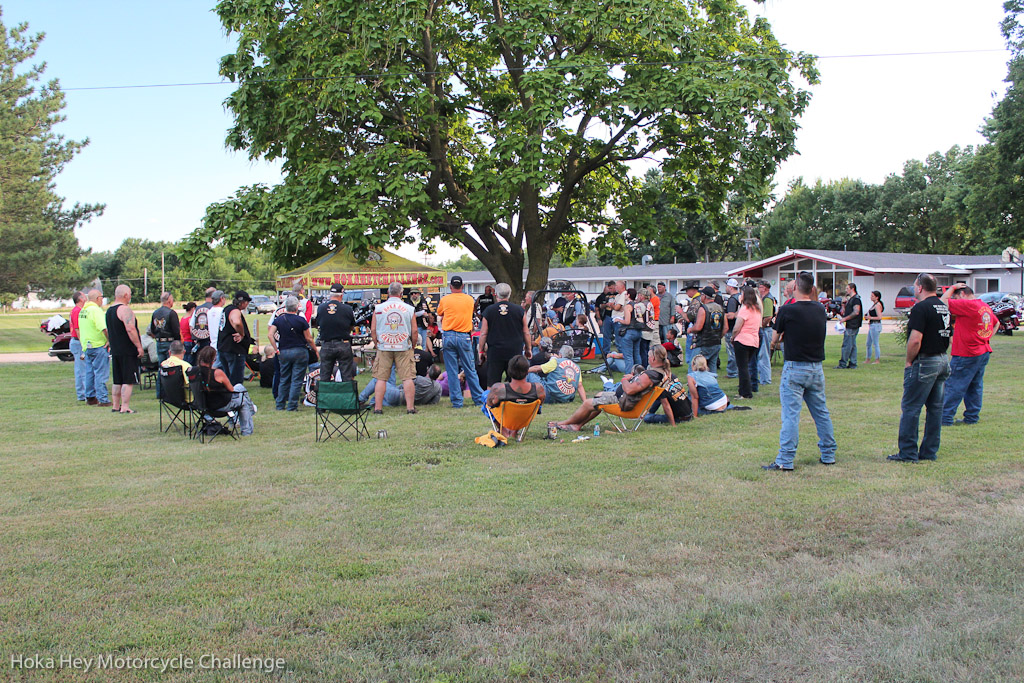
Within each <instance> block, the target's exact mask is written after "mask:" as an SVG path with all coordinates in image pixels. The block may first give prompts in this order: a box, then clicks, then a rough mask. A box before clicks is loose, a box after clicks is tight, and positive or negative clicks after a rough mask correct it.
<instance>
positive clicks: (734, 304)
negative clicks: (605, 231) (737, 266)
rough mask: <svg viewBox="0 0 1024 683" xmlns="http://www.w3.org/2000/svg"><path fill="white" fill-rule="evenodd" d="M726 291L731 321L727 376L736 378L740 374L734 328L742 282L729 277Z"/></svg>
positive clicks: (728, 315)
mask: <svg viewBox="0 0 1024 683" xmlns="http://www.w3.org/2000/svg"><path fill="white" fill-rule="evenodd" d="M725 293H726V294H728V298H727V299H726V300H725V319H726V320H728V321H729V331H728V332H726V333H725V351H726V353H728V355H729V363H728V364H727V365H726V366H725V376H726V377H730V378H736V377H739V376H740V373H739V370H738V369H737V368H736V351H735V350H734V349H733V346H732V328H733V326H734V325H735V324H736V312H737V311H738V310H740V283H739V281H738V280H737V279H736V278H729V280H728V281H727V282H726V283H725Z"/></svg>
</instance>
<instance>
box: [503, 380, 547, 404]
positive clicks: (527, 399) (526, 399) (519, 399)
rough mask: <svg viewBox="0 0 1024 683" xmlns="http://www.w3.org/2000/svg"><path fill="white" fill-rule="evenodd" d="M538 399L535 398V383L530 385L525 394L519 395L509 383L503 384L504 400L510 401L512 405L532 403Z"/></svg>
mask: <svg viewBox="0 0 1024 683" xmlns="http://www.w3.org/2000/svg"><path fill="white" fill-rule="evenodd" d="M538 398H539V396H537V383H536V382H531V383H530V390H529V391H527V392H526V393H525V394H523V393H520V392H518V391H516V390H515V389H513V388H512V384H511V383H510V382H505V400H506V401H511V402H512V403H533V402H534V401H536V400H537V399H538Z"/></svg>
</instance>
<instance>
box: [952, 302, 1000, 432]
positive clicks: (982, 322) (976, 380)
mask: <svg viewBox="0 0 1024 683" xmlns="http://www.w3.org/2000/svg"><path fill="white" fill-rule="evenodd" d="M951 289H953V290H954V292H953V296H951V297H950V299H949V302H948V303H949V312H950V313H952V314H953V315H954V316H956V323H955V325H954V327H953V359H952V360H951V361H950V363H949V371H950V373H949V377H948V378H947V379H946V386H945V390H944V391H945V399H944V402H943V405H942V424H943V426H948V425H952V424H965V425H972V424H975V423H976V422H977V421H978V416H979V415H980V413H981V394H982V389H983V385H984V379H985V366H987V365H988V357H989V355H990V354H991V353H992V347H991V346H990V345H989V339H991V338H992V335H994V334H995V333H996V330H997V329H999V319H998V318H997V317H996V314H995V313H993V312H992V309H991V308H989V307H988V304H986V303H985V302H984V301H982V300H981V299H979V298H978V297H976V296H975V295H974V290H972V289H971V288H970V287H968V286H967V285H965V284H964V283H962V282H959V283H957V284H955V285H953V286H952V287H951ZM961 401H963V403H964V417H963V419H962V420H956V421H954V420H953V418H954V417H956V411H957V409H958V408H959V407H960V402H961Z"/></svg>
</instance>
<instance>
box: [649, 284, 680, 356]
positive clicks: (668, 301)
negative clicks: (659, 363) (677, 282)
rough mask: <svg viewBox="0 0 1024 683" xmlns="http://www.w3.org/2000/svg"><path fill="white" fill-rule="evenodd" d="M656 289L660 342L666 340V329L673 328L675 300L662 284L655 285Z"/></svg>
mask: <svg viewBox="0 0 1024 683" xmlns="http://www.w3.org/2000/svg"><path fill="white" fill-rule="evenodd" d="M657 289H658V331H659V333H660V337H659V338H660V339H661V341H663V342H664V341H665V340H666V339H668V328H670V327H675V322H676V317H675V303H676V299H675V297H674V296H672V294H671V293H670V292H669V291H668V287H666V286H665V283H664V282H659V283H658V284H657ZM652 301H653V300H652Z"/></svg>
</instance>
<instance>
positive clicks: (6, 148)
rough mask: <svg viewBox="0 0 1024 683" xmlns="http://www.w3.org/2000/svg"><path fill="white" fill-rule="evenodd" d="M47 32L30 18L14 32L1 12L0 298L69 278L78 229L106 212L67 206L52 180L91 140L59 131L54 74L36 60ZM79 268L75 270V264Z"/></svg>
mask: <svg viewBox="0 0 1024 683" xmlns="http://www.w3.org/2000/svg"><path fill="white" fill-rule="evenodd" d="M42 40H43V34H42V33H38V34H35V35H32V34H30V33H29V32H28V25H27V24H19V25H17V26H15V27H13V28H12V29H10V30H9V31H8V29H7V28H6V27H5V26H4V24H3V21H2V15H0V241H2V244H3V248H2V249H0V299H3V300H4V301H7V300H10V299H13V298H15V297H17V296H21V295H22V294H24V293H25V291H26V290H27V289H28V288H29V287H30V286H40V285H45V286H48V287H55V286H56V287H59V286H61V285H63V284H67V280H68V278H67V274H68V272H69V266H73V265H74V262H75V260H76V259H77V258H78V256H79V254H80V249H79V246H78V239H77V238H76V237H75V233H74V230H75V228H76V227H77V226H78V225H80V224H81V223H82V222H83V221H87V220H89V219H90V218H91V217H92V216H94V215H97V214H99V213H101V212H102V210H103V206H102V205H99V204H91V205H83V204H77V203H76V204H75V205H74V206H73V207H71V208H70V209H68V208H65V207H64V199H63V198H62V197H60V196H58V195H57V193H56V191H55V188H54V179H55V178H56V176H57V174H59V173H60V172H61V170H62V169H63V167H64V165H65V164H66V163H68V162H69V161H71V159H72V158H74V156H75V155H76V154H78V153H79V152H80V151H81V150H82V148H83V147H84V146H85V145H86V144H88V140H82V141H74V140H66V139H65V138H64V136H63V135H60V134H58V133H56V132H55V131H54V127H55V126H56V125H57V124H59V123H60V122H61V121H63V120H64V116H63V115H62V114H61V111H62V110H63V109H64V95H63V93H62V92H61V90H60V86H59V84H58V82H57V81H56V80H52V81H49V82H48V83H41V79H42V76H43V72H44V70H45V68H46V65H45V64H39V65H34V66H33V65H31V64H30V62H31V60H32V59H33V58H34V57H35V55H36V51H37V50H38V48H39V44H40V42H41V41H42ZM71 272H74V268H71Z"/></svg>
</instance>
